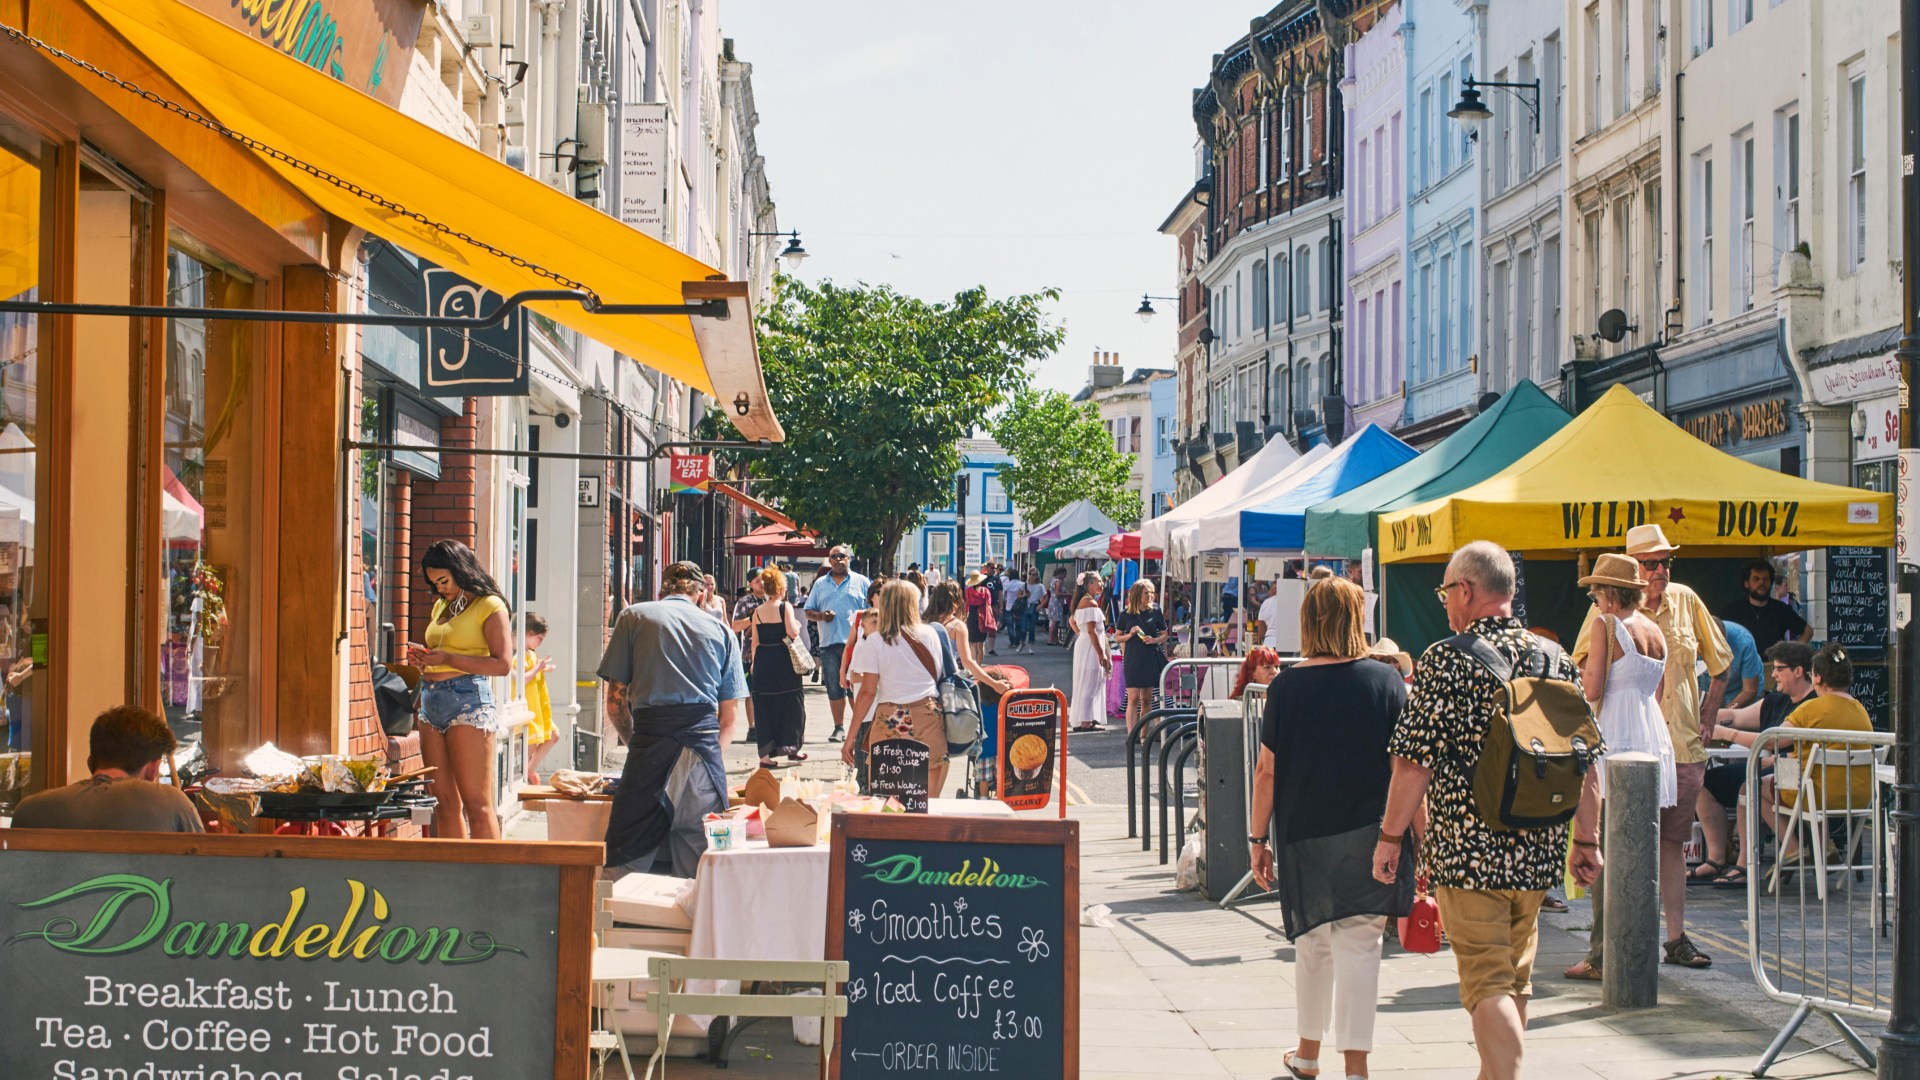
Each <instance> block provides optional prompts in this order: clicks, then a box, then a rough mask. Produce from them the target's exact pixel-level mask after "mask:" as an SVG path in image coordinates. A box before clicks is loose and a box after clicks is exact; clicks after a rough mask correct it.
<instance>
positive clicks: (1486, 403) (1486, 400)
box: [1479, 390, 1500, 412]
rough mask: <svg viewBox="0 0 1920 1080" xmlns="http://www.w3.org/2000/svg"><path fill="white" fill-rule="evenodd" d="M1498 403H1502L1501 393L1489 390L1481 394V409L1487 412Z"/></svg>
mask: <svg viewBox="0 0 1920 1080" xmlns="http://www.w3.org/2000/svg"><path fill="white" fill-rule="evenodd" d="M1498 404H1500V395H1499V394H1496V393H1494V392H1493V391H1491V390H1488V391H1486V392H1485V393H1483V394H1481V395H1480V402H1479V411H1481V412H1486V411H1487V410H1488V409H1491V408H1493V407H1494V406H1495V405H1498Z"/></svg>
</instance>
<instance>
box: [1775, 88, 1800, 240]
mask: <svg viewBox="0 0 1920 1080" xmlns="http://www.w3.org/2000/svg"><path fill="white" fill-rule="evenodd" d="M1773 148H1774V149H1773V206H1774V210H1773V215H1774V216H1773V246H1774V247H1775V248H1777V249H1779V250H1780V251H1791V250H1793V248H1794V247H1795V246H1796V245H1798V244H1799V243H1800V105H1799V103H1798V102H1795V103H1794V104H1791V105H1788V106H1787V107H1786V108H1784V109H1781V110H1780V111H1779V112H1777V113H1775V114H1774V119H1773Z"/></svg>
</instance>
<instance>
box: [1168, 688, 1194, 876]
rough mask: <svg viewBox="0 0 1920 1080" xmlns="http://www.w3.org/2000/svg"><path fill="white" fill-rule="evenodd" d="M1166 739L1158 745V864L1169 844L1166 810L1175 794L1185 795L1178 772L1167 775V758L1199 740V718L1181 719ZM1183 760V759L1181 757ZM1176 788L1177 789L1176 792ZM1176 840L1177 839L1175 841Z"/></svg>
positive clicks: (1170, 806) (1190, 746)
mask: <svg viewBox="0 0 1920 1080" xmlns="http://www.w3.org/2000/svg"><path fill="white" fill-rule="evenodd" d="M1166 736H1167V737H1166V740H1165V741H1164V742H1162V743H1161V745H1160V864H1161V865H1162V866H1165V865H1166V862H1167V855H1168V852H1169V848H1170V847H1171V844H1170V843H1169V841H1168V838H1167V811H1168V810H1170V809H1171V808H1172V805H1171V804H1172V803H1173V799H1174V796H1175V794H1176V793H1177V794H1179V795H1180V796H1181V797H1182V798H1184V797H1185V791H1184V788H1185V785H1183V784H1181V783H1180V776H1179V774H1178V773H1176V774H1174V775H1173V776H1171V777H1169V776H1168V775H1167V759H1168V758H1170V757H1172V756H1173V752H1174V750H1175V749H1176V748H1178V747H1180V746H1182V745H1185V746H1187V747H1188V749H1189V750H1191V749H1192V747H1193V746H1195V745H1197V744H1198V743H1199V740H1200V720H1199V718H1198V717H1197V716H1196V717H1194V718H1193V719H1191V720H1182V721H1180V722H1179V723H1177V724H1175V725H1172V726H1171V727H1169V728H1168V729H1167V731H1166ZM1183 760H1184V759H1183ZM1176 789H1179V790H1178V791H1177V792H1176ZM1176 842H1177V841H1176Z"/></svg>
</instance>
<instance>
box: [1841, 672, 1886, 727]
mask: <svg viewBox="0 0 1920 1080" xmlns="http://www.w3.org/2000/svg"><path fill="white" fill-rule="evenodd" d="M1847 693H1849V694H1852V695H1853V696H1854V700H1856V701H1858V702H1860V707H1861V708H1863V709H1865V710H1867V715H1868V716H1870V717H1872V718H1873V729H1874V730H1875V731H1892V730H1893V728H1892V726H1891V725H1892V718H1893V687H1892V684H1891V680H1890V679H1889V678H1888V669H1887V666H1886V665H1885V664H1862V663H1855V664H1854V665H1853V685H1852V686H1850V687H1848V688H1847Z"/></svg>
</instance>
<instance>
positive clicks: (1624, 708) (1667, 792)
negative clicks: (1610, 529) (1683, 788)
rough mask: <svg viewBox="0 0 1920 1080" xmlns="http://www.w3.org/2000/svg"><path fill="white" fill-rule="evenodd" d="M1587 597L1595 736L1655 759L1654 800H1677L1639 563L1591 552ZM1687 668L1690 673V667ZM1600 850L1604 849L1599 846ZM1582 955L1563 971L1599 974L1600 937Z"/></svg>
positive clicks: (1585, 674) (1662, 656)
mask: <svg viewBox="0 0 1920 1080" xmlns="http://www.w3.org/2000/svg"><path fill="white" fill-rule="evenodd" d="M1580 584H1582V585H1585V586H1587V595H1589V596H1591V597H1592V598H1593V607H1594V612H1595V614H1594V619H1593V625H1592V627H1590V628H1589V630H1588V637H1587V640H1588V641H1591V642H1592V643H1593V647H1592V650H1591V651H1590V652H1588V654H1587V657H1586V659H1585V660H1583V661H1581V664H1580V684H1581V686H1583V687H1584V688H1585V689H1586V694H1587V700H1588V701H1591V702H1593V703H1594V705H1595V706H1597V707H1598V709H1599V713H1600V716H1599V720H1600V737H1601V738H1602V739H1604V740H1606V744H1607V749H1606V752H1607V754H1609V755H1612V754H1619V753H1625V752H1627V751H1636V752H1639V753H1643V754H1651V755H1653V757H1655V758H1656V759H1658V760H1659V762H1660V806H1661V807H1662V808H1663V809H1664V808H1666V807H1670V806H1673V805H1674V804H1675V803H1677V802H1678V801H1679V792H1678V790H1677V785H1678V781H1677V779H1676V778H1675V776H1674V770H1673V740H1672V738H1670V737H1669V736H1668V734H1667V720H1666V716H1665V714H1663V713H1662V712H1661V711H1660V690H1661V687H1662V685H1663V684H1664V681H1665V677H1666V672H1667V640H1666V637H1665V635H1663V634H1662V633H1661V632H1660V627H1659V626H1658V625H1657V624H1655V623H1654V621H1653V620H1652V619H1649V618H1647V617H1646V616H1645V615H1643V614H1641V612H1640V601H1641V599H1642V598H1643V597H1644V596H1645V591H1646V585H1647V583H1646V580H1645V579H1644V578H1642V577H1641V576H1640V564H1639V563H1638V562H1635V561H1634V560H1633V559H1631V558H1629V557H1627V556H1625V555H1616V554H1612V553H1608V554H1605V555H1602V556H1600V557H1599V558H1598V559H1595V560H1594V563H1593V573H1591V574H1588V575H1587V576H1586V577H1583V578H1581V579H1580ZM1689 674H1691V673H1689ZM1606 764H1607V763H1606V758H1605V757H1603V758H1601V759H1600V761H1599V762H1597V763H1596V764H1595V766H1594V767H1595V768H1596V769H1597V770H1598V771H1599V773H1600V790H1601V791H1602V792H1603V793H1604V792H1605V791H1606V790H1607V781H1606ZM1602 854H1603V855H1604V854H1605V853H1604V852H1603V853H1602ZM1600 887H1601V886H1600V883H1599V882H1598V881H1595V882H1594V883H1593V884H1592V885H1591V886H1589V887H1588V888H1589V891H1590V892H1591V893H1592V895H1593V897H1594V910H1595V914H1594V925H1595V926H1596V927H1598V926H1599V925H1600V921H1601V915H1600V914H1599V908H1600ZM1593 939H1594V940H1593V942H1592V945H1591V948H1590V950H1589V952H1588V954H1587V958H1586V959H1585V960H1582V961H1581V962H1580V963H1578V964H1575V965H1574V966H1572V967H1570V968H1568V969H1567V971H1566V974H1567V977H1568V978H1573V979H1591V980H1597V979H1599V978H1600V952H1601V944H1602V942H1603V941H1604V940H1605V939H1604V938H1603V937H1602V936H1601V935H1600V934H1599V933H1597V932H1596V933H1595V934H1594V935H1593Z"/></svg>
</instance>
